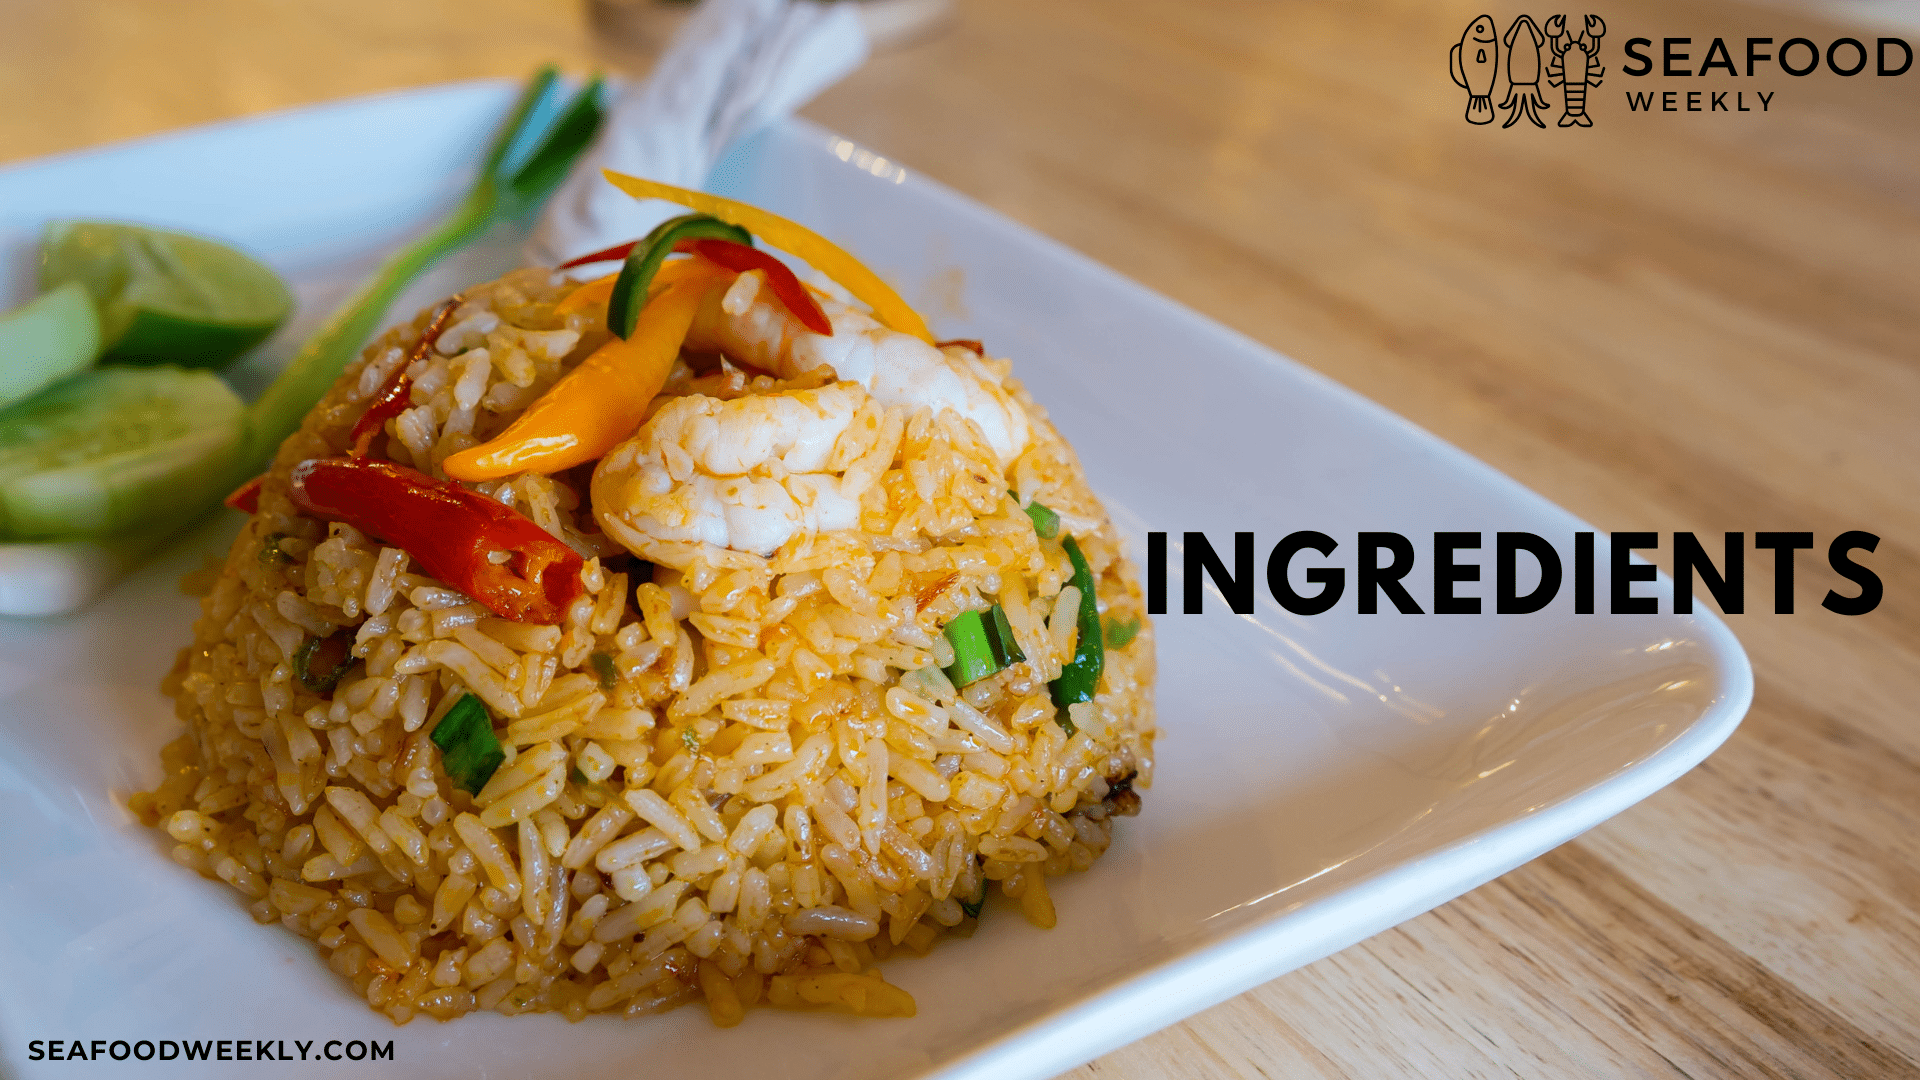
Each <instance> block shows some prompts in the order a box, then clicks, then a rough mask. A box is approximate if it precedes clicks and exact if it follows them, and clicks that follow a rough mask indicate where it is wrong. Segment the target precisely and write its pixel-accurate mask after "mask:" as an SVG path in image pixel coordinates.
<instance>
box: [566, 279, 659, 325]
mask: <svg viewBox="0 0 1920 1080" xmlns="http://www.w3.org/2000/svg"><path fill="white" fill-rule="evenodd" d="M619 279H620V275H619V274H608V275H607V276H606V277H603V278H596V279H594V280H593V281H589V282H587V283H586V284H585V285H582V286H580V287H579V288H577V289H575V290H573V291H572V292H570V293H568V294H567V298H566V299H565V300H562V301H560V302H559V303H558V304H555V305H554V307H553V317H554V318H556V319H564V318H566V317H567V316H569V315H571V314H573V313H574V312H576V311H587V310H589V309H592V308H597V307H599V308H603V307H606V306H607V301H608V300H611V299H613V283H614V282H615V281H618V280H619ZM648 291H649V293H651V291H652V290H648Z"/></svg>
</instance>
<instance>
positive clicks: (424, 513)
mask: <svg viewBox="0 0 1920 1080" xmlns="http://www.w3.org/2000/svg"><path fill="white" fill-rule="evenodd" d="M292 479H293V501H294V505H296V506H298V507H300V509H301V510H303V511H305V512H306V513H308V514H312V515H314V516H316V517H321V518H328V519H331V520H335V521H344V522H346V523H347V524H349V525H351V526H353V527H354V528H356V529H359V530H360V531H362V532H365V533H369V534H371V535H373V536H377V537H379V538H380V539H382V540H384V541H386V542H387V543H389V544H393V545H395V546H397V547H399V548H400V549H401V550H403V551H405V552H406V553H407V554H409V555H411V556H413V557H414V558H415V559H418V560H419V561H420V565H421V566H423V567H425V568H426V570H427V573H429V574H432V575H433V576H434V577H437V578H439V579H440V580H441V581H444V582H446V583H447V584H448V585H451V586H453V587H454V588H456V589H458V590H460V591H461V592H463V593H466V594H467V595H468V596H471V597H473V598H474V599H475V600H477V601H479V602H480V603H482V604H484V605H486V606H487V607H488V608H489V609H491V610H492V611H493V612H494V613H495V614H497V615H499V616H500V617H501V618H504V619H513V620H516V621H518V622H532V623H546V624H554V623H558V622H559V621H560V620H561V618H562V617H563V616H564V615H565V614H566V611H567V607H568V606H569V605H570V604H572V603H573V601H574V599H575V598H577V597H578V596H579V595H580V593H581V584H580V569H581V566H582V565H583V563H582V561H581V558H580V556H579V555H578V554H577V553H575V551H574V550H573V549H572V548H570V547H568V546H567V545H565V544H563V543H561V542H560V541H558V540H556V539H554V538H553V536H552V535H551V534H550V533H548V532H547V531H546V530H545V529H542V528H541V527H540V526H538V525H535V524H534V523H533V522H532V521H531V520H529V519H528V518H527V517H526V516H525V515H523V514H521V513H520V512H519V511H517V510H514V509H513V508H511V507H508V506H506V505H503V504H502V503H501V502H500V501H499V500H497V499H490V498H488V497H487V496H485V495H482V494H480V493H479V492H476V491H469V490H467V489H466V488H463V487H461V486H460V485H458V484H452V483H448V482H446V481H444V480H435V479H434V478H432V477H430V476H427V475H426V474H424V473H420V472H416V471H414V470H413V469H409V468H407V467H406V466H404V465H396V464H394V463H393V462H390V461H370V460H368V459H366V458H312V459H310V460H307V461H303V462H301V463H300V464H298V465H296V466H294V468H293V478H292ZM501 552H504V553H506V555H507V556H508V558H506V559H505V560H503V561H500V562H496V561H494V558H493V557H497V556H498V554H499V553H501Z"/></svg>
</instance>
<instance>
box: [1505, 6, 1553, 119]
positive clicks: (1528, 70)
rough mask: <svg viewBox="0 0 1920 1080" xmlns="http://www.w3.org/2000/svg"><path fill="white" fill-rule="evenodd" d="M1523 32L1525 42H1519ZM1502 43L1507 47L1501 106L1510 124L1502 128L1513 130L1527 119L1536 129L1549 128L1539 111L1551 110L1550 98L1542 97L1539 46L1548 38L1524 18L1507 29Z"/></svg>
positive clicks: (1528, 19)
mask: <svg viewBox="0 0 1920 1080" xmlns="http://www.w3.org/2000/svg"><path fill="white" fill-rule="evenodd" d="M1522 33H1525V34H1526V38H1525V40H1521V39H1520V35H1521V34H1522ZM1502 40H1503V41H1505V42H1506V46H1507V96H1506V100H1504V101H1502V102H1500V107H1501V108H1503V109H1506V110H1507V122H1506V123H1504V124H1501V125H1500V126H1501V127H1502V128H1510V127H1512V126H1513V125H1514V123H1515V122H1516V121H1518V120H1519V119H1520V118H1521V117H1523V116H1524V117H1526V118H1527V119H1528V120H1529V121H1531V122H1532V123H1533V126H1534V127H1537V128H1543V127H1546V126H1547V122H1546V121H1544V120H1542V119H1540V113H1539V112H1538V110H1540V109H1545V108H1548V105H1547V99H1546V98H1544V97H1541V96H1540V46H1542V45H1544V44H1546V43H1547V38H1546V35H1544V34H1542V33H1541V32H1540V28H1539V27H1538V26H1535V25H1534V24H1533V20H1532V19H1531V18H1529V17H1527V16H1525V15H1522V16H1520V17H1519V18H1517V19H1515V20H1513V25H1511V26H1509V27H1507V36H1506V37H1505V38H1503V39H1502ZM1529 43H1530V44H1529Z"/></svg>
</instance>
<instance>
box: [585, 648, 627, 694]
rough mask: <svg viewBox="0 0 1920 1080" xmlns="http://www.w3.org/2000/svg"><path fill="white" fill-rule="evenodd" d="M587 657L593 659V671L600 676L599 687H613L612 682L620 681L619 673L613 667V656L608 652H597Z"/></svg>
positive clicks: (609, 688) (604, 688) (603, 688)
mask: <svg viewBox="0 0 1920 1080" xmlns="http://www.w3.org/2000/svg"><path fill="white" fill-rule="evenodd" d="M587 659H589V660H591V661H593V673H594V674H595V675H597V676H599V678H600V689H602V690H611V689H613V684H614V683H617V682H619V681H620V673H619V672H618V671H616V670H614V667H613V657H612V656H611V655H610V654H608V653H603V652H597V653H594V654H593V655H592V656H589V657H588V658H587Z"/></svg>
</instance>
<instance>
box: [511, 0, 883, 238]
mask: <svg viewBox="0 0 1920 1080" xmlns="http://www.w3.org/2000/svg"><path fill="white" fill-rule="evenodd" d="M857 6H858V5H855V4H851V3H822V2H819V0H704V2H702V3H701V4H700V6H699V7H697V8H695V9H694V11H693V13H692V14H691V15H690V16H688V18H687V21H686V22H685V23H684V24H682V25H681V27H680V31H679V33H677V34H676V35H675V36H674V39H673V42H672V44H671V45H669V46H668V47H667V50H666V52H665V53H664V54H663V55H662V56H661V58H660V61H659V63H657V64H656V65H655V66H654V69H653V71H652V73H651V74H649V75H648V77H647V78H646V80H645V81H642V82H636V83H633V84H631V85H629V86H628V87H627V89H626V90H625V91H624V92H622V93H621V95H620V97H619V98H618V99H617V100H616V101H615V102H614V104H613V107H612V108H611V109H610V110H609V111H608V115H607V120H606V124H605V126H604V127H603V128H602V129H601V131H600V137H599V138H598V139H597V140H596V141H595V142H594V145H593V146H592V147H591V148H590V149H589V150H588V151H587V153H586V155H585V156H584V157H583V158H582V159H581V161H580V163H579V164H577V165H575V166H574V169H573V173H572V175H570V176H569V177H567V180H566V182H565V183H564V184H562V185H561V187H560V190H559V191H557V192H555V193H554V195H553V198H552V200H551V201H550V202H549V203H548V204H547V208H546V210H545V212H543V213H542V214H541V217H540V221H539V224H538V225H536V226H535V228H534V232H533V235H532V237H531V238H530V239H529V240H528V241H527V251H526V254H527V261H528V262H530V263H535V264H538V265H544V266H554V265H556V264H558V263H561V262H565V261H566V260H568V259H570V258H573V257H574V256H576V255H584V254H586V253H587V252H589V251H595V250H598V249H600V248H604V247H607V246H609V245H611V244H617V243H620V242H621V241H624V240H631V239H634V238H636V237H639V236H643V235H645V234H646V232H647V230H649V229H651V228H652V227H653V226H655V225H657V224H659V223H660V222H661V221H662V220H664V219H665V218H666V217H667V216H670V215H671V214H672V213H676V212H679V211H672V210H666V209H663V208H662V207H661V206H660V205H659V204H646V203H640V202H636V201H635V200H634V199H633V198H632V197H631V196H629V195H626V194H624V193H623V192H621V191H620V190H619V189H617V188H615V187H614V186H613V185H611V184H609V183H607V182H606V180H604V179H602V178H601V176H600V170H601V169H613V170H616V171H618V172H624V173H632V174H634V175H636V176H644V177H646V178H647V179H649V180H657V181H660V182H662V183H667V184H675V185H678V186H680V187H695V188H697V187H699V186H700V185H701V184H702V183H704V182H705V181H706V178H707V173H708V172H710V171H711V170H712V169H713V164H714V162H715V161H717V160H719V158H720V155H721V153H722V152H724V151H725V150H726V148H727V145H728V144H729V143H731V142H733V140H735V139H737V138H739V137H741V136H743V135H747V134H751V133H752V132H753V131H754V130H756V129H757V128H759V127H761V126H763V125H765V124H767V123H770V122H772V121H774V120H777V119H780V118H781V117H783V116H786V115H787V114H789V113H791V112H792V111H793V110H795V109H797V108H799V107H800V106H801V105H804V104H806V103H807V102H808V101H810V100H811V99H812V98H813V96H814V95H815V94H818V93H819V92H820V91H822V90H824V89H826V88H827V87H828V86H831V85H833V84H834V83H835V82H837V81H839V79H840V78H841V76H843V75H845V74H847V73H848V72H850V71H852V70H853V69H854V68H857V67H859V66H860V65H861V63H862V62H864V61H865V60H866V58H867V51H868V42H867V33H866V30H865V29H863V27H862V25H861V21H860V17H859V15H858V14H857V13H856V12H855V10H854V9H855V8H856V7H857Z"/></svg>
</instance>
